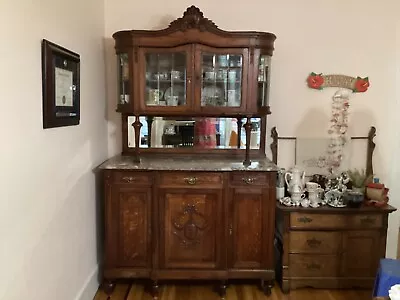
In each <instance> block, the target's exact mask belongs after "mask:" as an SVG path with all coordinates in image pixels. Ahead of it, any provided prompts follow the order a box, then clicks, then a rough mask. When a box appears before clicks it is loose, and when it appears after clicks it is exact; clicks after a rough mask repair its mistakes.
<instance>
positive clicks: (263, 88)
mask: <svg viewBox="0 0 400 300" xmlns="http://www.w3.org/2000/svg"><path fill="white" fill-rule="evenodd" d="M270 74H271V56H269V55H261V56H260V62H259V65H258V78H257V82H258V95H257V103H258V105H259V106H260V107H266V106H269V87H270Z"/></svg>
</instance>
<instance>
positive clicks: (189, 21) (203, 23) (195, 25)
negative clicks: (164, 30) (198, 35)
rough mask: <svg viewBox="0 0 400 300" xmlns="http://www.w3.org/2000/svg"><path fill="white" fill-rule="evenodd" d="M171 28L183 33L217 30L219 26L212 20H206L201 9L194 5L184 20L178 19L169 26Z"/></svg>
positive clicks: (188, 10)
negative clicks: (190, 30)
mask: <svg viewBox="0 0 400 300" xmlns="http://www.w3.org/2000/svg"><path fill="white" fill-rule="evenodd" d="M169 27H170V28H174V29H175V28H176V29H179V30H181V31H185V30H187V29H198V30H200V31H206V30H207V28H213V29H217V28H218V27H217V25H215V24H214V22H212V21H211V20H209V19H207V18H204V15H203V13H202V12H201V11H200V9H199V8H197V7H196V6H194V5H192V6H190V7H189V8H188V9H187V10H186V11H185V13H184V14H183V17H182V18H178V19H176V20H175V21H172V22H171V24H169Z"/></svg>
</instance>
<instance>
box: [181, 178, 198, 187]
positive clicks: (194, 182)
mask: <svg viewBox="0 0 400 300" xmlns="http://www.w3.org/2000/svg"><path fill="white" fill-rule="evenodd" d="M184 180H185V182H186V183H187V184H190V185H195V184H196V183H197V178H196V177H186V178H184Z"/></svg>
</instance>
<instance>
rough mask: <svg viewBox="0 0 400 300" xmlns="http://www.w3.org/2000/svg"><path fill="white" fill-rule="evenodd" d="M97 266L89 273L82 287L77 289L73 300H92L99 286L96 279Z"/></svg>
mask: <svg viewBox="0 0 400 300" xmlns="http://www.w3.org/2000/svg"><path fill="white" fill-rule="evenodd" d="M98 274H99V266H96V267H95V268H94V270H93V271H92V272H91V273H90V275H89V276H88V278H87V279H86V281H85V283H84V284H83V287H82V289H81V290H80V291H79V293H78V295H77V296H76V297H75V300H93V299H94V296H95V295H96V292H97V289H98V288H99V281H98Z"/></svg>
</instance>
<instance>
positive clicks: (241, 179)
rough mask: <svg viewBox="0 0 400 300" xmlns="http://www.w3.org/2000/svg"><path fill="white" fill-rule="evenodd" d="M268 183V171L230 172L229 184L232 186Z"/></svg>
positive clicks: (263, 184)
mask: <svg viewBox="0 0 400 300" xmlns="http://www.w3.org/2000/svg"><path fill="white" fill-rule="evenodd" d="M268 183H269V181H268V173H266V172H263V173H260V172H239V173H236V172H235V173H233V174H231V185H234V186H251V185H262V186H267V185H268Z"/></svg>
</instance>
